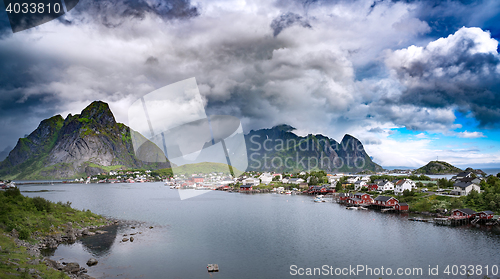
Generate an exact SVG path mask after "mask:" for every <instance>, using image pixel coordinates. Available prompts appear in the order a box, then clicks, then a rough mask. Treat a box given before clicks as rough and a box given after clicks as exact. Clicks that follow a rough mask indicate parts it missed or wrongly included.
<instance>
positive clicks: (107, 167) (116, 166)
mask: <svg viewBox="0 0 500 279" xmlns="http://www.w3.org/2000/svg"><path fill="white" fill-rule="evenodd" d="M88 166H89V167H93V168H100V169H103V170H105V171H106V172H110V171H115V170H122V169H126V168H127V167H126V166H124V165H115V166H101V165H97V164H94V163H90V162H89V163H88Z"/></svg>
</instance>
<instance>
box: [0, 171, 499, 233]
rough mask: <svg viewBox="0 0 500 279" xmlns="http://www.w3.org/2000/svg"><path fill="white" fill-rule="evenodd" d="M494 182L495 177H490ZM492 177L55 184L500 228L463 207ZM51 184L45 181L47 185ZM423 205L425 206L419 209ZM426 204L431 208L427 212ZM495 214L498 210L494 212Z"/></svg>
mask: <svg viewBox="0 0 500 279" xmlns="http://www.w3.org/2000/svg"><path fill="white" fill-rule="evenodd" d="M494 178H496V177H494ZM487 180H490V178H485V177H479V176H477V175H476V174H474V173H473V172H470V171H465V172H461V173H459V174H457V175H455V176H453V177H452V178H451V179H449V180H447V179H444V178H441V179H431V178H430V177H427V176H425V175H420V176H417V175H413V174H412V173H411V171H404V172H397V173H390V174H389V173H387V172H382V173H377V174H371V175H367V174H356V175H352V174H344V173H335V174H330V173H326V172H324V171H311V172H305V171H302V172H298V173H277V172H246V173H243V174H242V175H241V176H240V177H237V178H233V177H232V176H230V175H228V174H225V173H223V172H212V173H195V174H187V173H186V174H175V175H171V174H170V175H169V174H163V173H158V172H155V171H150V170H117V171H109V172H107V173H99V174H97V175H94V176H88V177H87V178H86V179H84V178H80V179H75V180H74V181H59V183H85V184H89V183H145V182H160V181H161V182H163V183H164V185H165V186H168V187H170V188H171V189H195V190H219V191H227V192H238V193H246V194H258V193H274V194H283V195H311V196H313V197H314V199H313V201H314V202H327V201H331V202H336V203H338V204H341V205H345V206H346V208H347V209H351V210H368V209H373V210H379V211H380V212H395V213H398V212H399V213H401V212H412V213H419V214H423V215H427V216H431V217H435V218H434V220H431V219H422V218H410V219H411V220H412V221H425V222H429V221H432V222H435V223H437V224H444V225H450V224H464V223H473V224H476V223H484V224H490V225H491V224H498V220H499V215H495V212H494V210H490V209H487V210H480V211H478V212H476V211H474V210H473V209H471V208H467V207H465V205H466V204H464V202H463V201H464V199H467V198H469V197H470V196H474V195H478V194H481V193H484V192H485V189H482V188H485V187H486V186H487V185H488V184H487V183H486V181H487ZM47 183H49V182H47ZM0 187H2V188H6V187H14V184H13V182H7V181H5V182H4V181H0ZM422 204H423V205H427V207H425V206H423V205H422ZM428 205H431V206H430V207H429V206H428ZM497 212H498V211H497Z"/></svg>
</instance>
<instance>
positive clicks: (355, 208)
mask: <svg viewBox="0 0 500 279" xmlns="http://www.w3.org/2000/svg"><path fill="white" fill-rule="evenodd" d="M345 209H350V210H358V208H357V207H355V206H348V207H346V208H345Z"/></svg>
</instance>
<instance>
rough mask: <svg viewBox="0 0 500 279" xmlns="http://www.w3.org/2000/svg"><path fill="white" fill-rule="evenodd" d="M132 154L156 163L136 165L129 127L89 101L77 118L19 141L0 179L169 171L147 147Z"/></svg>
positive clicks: (44, 126) (43, 126)
mask: <svg viewBox="0 0 500 279" xmlns="http://www.w3.org/2000/svg"><path fill="white" fill-rule="evenodd" d="M138 151H139V152H147V153H148V154H153V155H154V156H157V157H158V156H159V159H158V160H157V161H158V162H159V163H146V162H143V161H140V160H139V159H138V158H137V157H136V156H135V153H134V149H133V146H132V139H131V131H130V128H129V127H127V126H126V125H124V124H122V123H117V122H116V121H115V118H114V116H113V113H112V112H111V110H110V109H109V106H108V104H106V103H104V102H101V101H95V102H93V103H91V104H90V105H89V106H88V107H86V108H85V109H84V110H83V111H82V112H81V114H76V115H71V114H70V115H68V117H66V119H64V118H63V117H62V116H60V115H56V116H53V117H51V118H49V119H45V120H43V121H42V122H41V123H40V125H39V126H38V128H37V129H36V130H35V131H33V132H32V133H31V134H30V135H28V136H27V137H25V138H21V139H19V141H18V142H17V144H16V146H15V147H14V149H13V150H12V151H11V152H10V153H9V155H8V156H7V158H6V159H5V160H4V161H2V162H1V163H0V177H2V178H4V179H58V178H75V177H82V176H87V175H94V174H97V173H100V172H104V171H109V170H112V169H120V168H146V167H147V168H151V169H160V168H169V167H170V163H169V161H168V160H167V159H166V158H165V156H164V155H163V152H161V150H160V149H159V148H158V147H156V145H154V144H152V143H151V142H146V144H144V145H143V146H142V147H141V149H139V150H138ZM161 156H163V157H161Z"/></svg>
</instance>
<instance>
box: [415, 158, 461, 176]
mask: <svg viewBox="0 0 500 279" xmlns="http://www.w3.org/2000/svg"><path fill="white" fill-rule="evenodd" d="M461 171H462V170H461V169H459V168H457V167H455V166H452V165H451V164H449V163H447V162H443V161H430V162H429V163H428V164H427V165H425V166H423V167H421V168H419V169H417V170H416V171H415V173H416V174H456V173H459V172H461Z"/></svg>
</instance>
